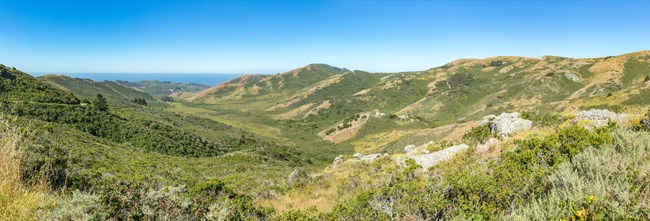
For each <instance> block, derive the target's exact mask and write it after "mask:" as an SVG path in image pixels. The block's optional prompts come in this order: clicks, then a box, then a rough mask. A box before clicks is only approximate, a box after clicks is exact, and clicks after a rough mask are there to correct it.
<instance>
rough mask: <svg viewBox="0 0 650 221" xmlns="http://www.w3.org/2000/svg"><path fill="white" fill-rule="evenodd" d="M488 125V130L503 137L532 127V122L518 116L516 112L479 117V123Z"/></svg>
mask: <svg viewBox="0 0 650 221" xmlns="http://www.w3.org/2000/svg"><path fill="white" fill-rule="evenodd" d="M486 123H487V124H489V125H490V130H491V131H492V132H495V133H496V134H497V135H498V136H501V137H505V136H508V135H511V134H514V133H517V132H521V131H524V130H528V129H530V128H531V127H533V122H532V121H530V120H526V119H521V118H519V113H518V112H513V113H502V114H501V115H499V116H496V117H494V115H488V116H485V117H483V119H481V125H484V124H486Z"/></svg>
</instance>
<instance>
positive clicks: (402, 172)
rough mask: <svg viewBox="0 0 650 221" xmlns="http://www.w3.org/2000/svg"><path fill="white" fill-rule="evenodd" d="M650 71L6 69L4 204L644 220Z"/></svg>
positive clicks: (145, 215) (179, 212)
mask: <svg viewBox="0 0 650 221" xmlns="http://www.w3.org/2000/svg"><path fill="white" fill-rule="evenodd" d="M649 70H650V52H648V51H641V52H635V53H630V54H625V55H620V56H611V57H604V58H580V59H576V58H565V57H556V56H546V57H543V58H541V59H537V58H525V57H505V56H502V57H492V58H486V59H462V60H457V61H453V62H450V63H448V64H446V65H443V66H441V67H436V68H432V69H428V70H423V71H416V72H402V73H368V72H364V71H359V70H354V71H351V70H347V69H345V68H337V67H332V66H329V65H325V64H311V65H307V66H305V67H302V68H298V69H295V70H291V71H288V72H284V73H278V74H276V75H247V76H242V77H240V78H236V79H233V80H231V81H228V82H225V83H222V84H219V85H216V86H213V87H209V88H205V89H204V90H202V91H197V88H195V87H193V86H187V87H185V88H183V87H184V86H179V87H181V88H180V89H178V90H179V91H176V92H174V93H172V94H169V96H170V98H171V99H169V100H166V101H165V102H162V101H158V99H161V98H163V97H162V96H163V94H164V93H163V92H161V90H166V91H167V92H171V91H169V87H172V85H175V84H173V83H169V84H168V83H150V82H141V84H137V85H136V84H135V83H127V82H121V81H119V82H117V83H115V82H93V81H89V80H85V79H75V78H69V77H65V76H45V77H42V78H40V79H35V78H32V77H31V76H29V75H27V74H25V73H22V72H20V71H18V70H15V69H13V68H9V67H5V66H1V67H0V73H1V74H2V75H1V76H2V77H1V78H0V91H1V92H2V93H1V94H0V123H2V125H3V128H2V130H0V133H2V135H3V136H2V138H0V139H1V140H2V143H1V144H3V145H4V146H3V152H2V155H3V156H2V157H4V158H2V160H3V162H9V163H6V164H4V165H3V167H2V168H1V169H2V174H3V175H4V174H8V175H7V176H6V177H9V178H6V179H4V178H3V179H2V180H1V181H2V183H1V184H2V185H0V205H14V206H11V207H6V208H8V209H4V210H1V211H0V216H2V217H10V218H9V219H21V220H24V219H32V220H43V219H45V220H79V219H86V220H105V219H117V220H648V219H650V204H649V203H648V202H650V180H649V177H650V176H648V171H650V167H649V166H650V164H648V163H646V162H650V112H649V110H648V104H650V100H648V97H650V96H646V95H648V93H650V92H649V91H650V77H649V75H650V71H649ZM154 85H157V86H154ZM158 86H160V87H158ZM168 86H169V87H168ZM197 87H198V86H197ZM134 88H136V89H134ZM143 88H148V89H146V90H145V89H143ZM164 88H166V89H164ZM147 90H151V91H150V93H152V94H154V95H155V96H152V95H150V94H149V93H147ZM174 90H177V89H174ZM167 92H165V93H167ZM98 94H101V96H99V95H98ZM159 96H160V97H159ZM154 97H155V98H154ZM165 99H167V98H165ZM131 101H133V102H131ZM157 103H159V104H161V105H156V104H157ZM143 104H148V105H146V106H145V105H143ZM152 104H153V105H152ZM16 150H19V151H16ZM5 165H7V166H5ZM3 215H4V216H3Z"/></svg>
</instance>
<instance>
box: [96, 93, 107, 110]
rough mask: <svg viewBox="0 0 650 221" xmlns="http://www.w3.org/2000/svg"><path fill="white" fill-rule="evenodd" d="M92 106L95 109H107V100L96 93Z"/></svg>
mask: <svg viewBox="0 0 650 221" xmlns="http://www.w3.org/2000/svg"><path fill="white" fill-rule="evenodd" d="M93 107H94V108H95V110H97V111H108V102H107V101H106V98H104V96H102V95H101V94H97V98H95V101H94V102H93Z"/></svg>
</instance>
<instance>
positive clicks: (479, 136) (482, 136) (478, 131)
mask: <svg viewBox="0 0 650 221" xmlns="http://www.w3.org/2000/svg"><path fill="white" fill-rule="evenodd" d="M490 137H494V133H493V132H492V131H491V130H490V125H489V124H484V125H480V126H477V127H474V128H472V129H471V130H470V131H469V132H467V133H466V134H465V135H463V139H464V140H469V141H473V142H479V143H484V142H485V141H487V140H488V139H489V138H490Z"/></svg>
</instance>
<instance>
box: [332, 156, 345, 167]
mask: <svg viewBox="0 0 650 221" xmlns="http://www.w3.org/2000/svg"><path fill="white" fill-rule="evenodd" d="M341 163H343V156H341V155H339V156H338V157H336V158H334V162H332V168H336V167H337V166H338V165H339V164H341Z"/></svg>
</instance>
